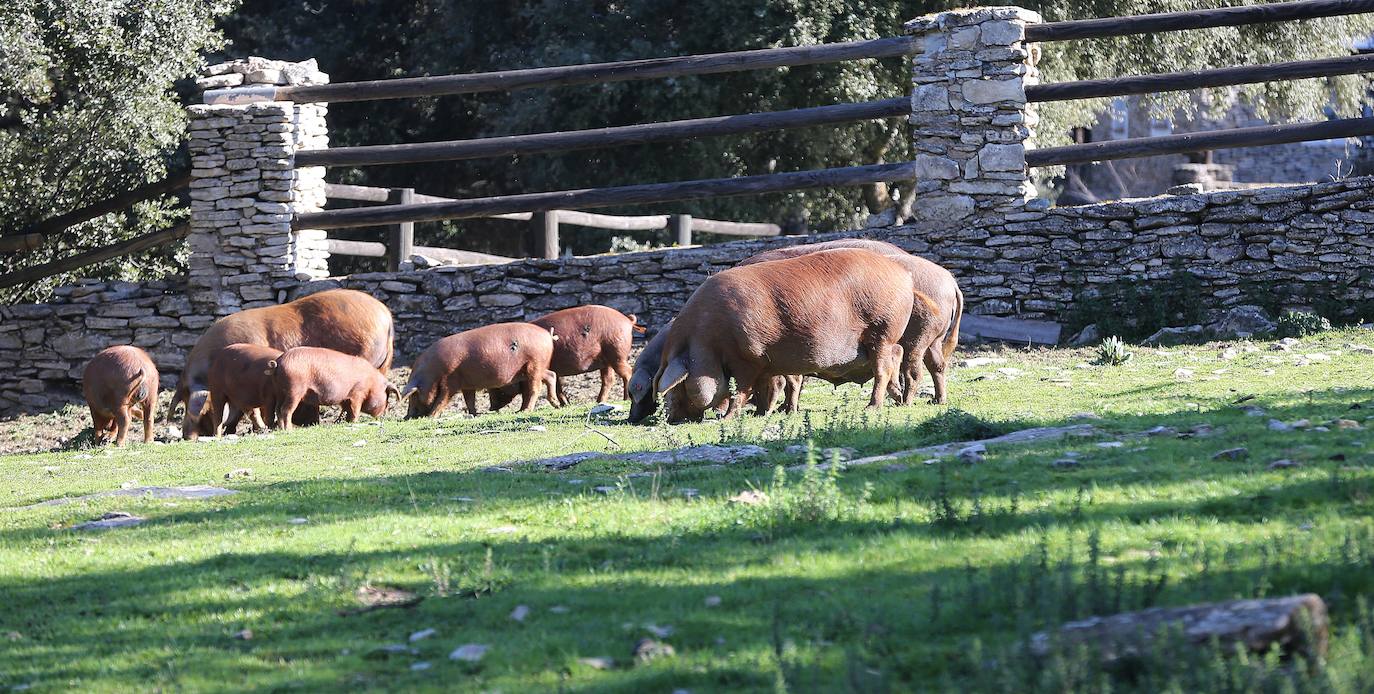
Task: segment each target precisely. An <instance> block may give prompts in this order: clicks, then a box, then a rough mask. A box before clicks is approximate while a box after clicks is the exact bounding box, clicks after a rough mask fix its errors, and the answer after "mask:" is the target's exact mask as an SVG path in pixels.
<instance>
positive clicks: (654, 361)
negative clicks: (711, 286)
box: [626, 321, 673, 424]
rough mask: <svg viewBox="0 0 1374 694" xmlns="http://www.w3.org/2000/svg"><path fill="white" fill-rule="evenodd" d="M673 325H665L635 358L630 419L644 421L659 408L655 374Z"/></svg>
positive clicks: (631, 384)
mask: <svg viewBox="0 0 1374 694" xmlns="http://www.w3.org/2000/svg"><path fill="white" fill-rule="evenodd" d="M672 327H673V323H672V321H669V322H668V324H667V325H665V326H663V328H662V329H661V330H659V331H658V333H656V334H655V335H654V336H653V337H651V338H649V341H648V342H646V343H644V349H642V350H640V351H639V358H638V359H636V360H635V367H634V370H633V371H632V372H631V374H630V383H629V385H627V386H626V390H628V391H629V392H630V416H629V418H628V421H629V422H630V423H631V424H637V423H639V422H642V421H644V419H645V418H646V417H648V416H649V415H651V414H653V413H654V411H656V410H657V409H658V393H656V392H654V375H655V374H656V373H658V367H659V363H660V362H661V361H662V358H663V343H664V342H666V341H667V340H668V330H669V329H670V328H672Z"/></svg>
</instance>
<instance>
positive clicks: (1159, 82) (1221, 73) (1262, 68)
mask: <svg viewBox="0 0 1374 694" xmlns="http://www.w3.org/2000/svg"><path fill="white" fill-rule="evenodd" d="M1362 72H1374V54H1365V55H1352V56H1343V57H1340V58H1318V59H1316V60H1295V61H1293V62H1288V63H1273V64H1270V65H1246V66H1241V67H1224V68H1218V69H1215V70H1195V71H1191V72H1165V73H1160V74H1154V75H1133V76H1130V77H1112V78H1107V79H1100V80H1081V81H1077V82H1054V83H1051V84H1032V85H1029V86H1027V87H1026V100H1027V101H1038V102H1044V101H1067V100H1070V99H1091V98H1095V97H1105V96H1129V95H1133V94H1153V93H1155V92H1175V91H1182V90H1185V89H1200V88H1203V87H1226V86H1231V85H1236V84H1255V83H1257V82H1274V81H1279V80H1297V79H1305V78H1309V77H1334V76H1336V75H1353V74H1357V73H1362Z"/></svg>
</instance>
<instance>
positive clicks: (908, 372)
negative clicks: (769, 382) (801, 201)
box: [739, 239, 964, 411]
mask: <svg viewBox="0 0 1374 694" xmlns="http://www.w3.org/2000/svg"><path fill="white" fill-rule="evenodd" d="M837 248H861V249H864V250H868V251H872V252H874V253H879V254H881V255H885V256H888V257H890V258H892V259H893V260H896V261H897V262H899V263H901V264H902V265H903V266H905V267H906V268H907V271H908V272H910V273H911V284H912V289H914V290H915V291H917V292H920V293H921V294H924V295H925V297H926V298H927V299H929V300H930V302H931V303H933V304H934V306H935V317H934V320H938V321H940V323H942V324H944V325H945V326H946V330H943V331H940V332H939V333H937V334H936V335H935V339H933V340H932V339H930V335H929V334H927V332H926V331H929V330H933V329H935V328H937V327H939V326H932V325H931V324H930V322H929V318H927V319H924V320H920V321H912V324H911V325H910V327H909V334H907V335H905V336H903V339H902V349H903V352H904V354H903V364H902V375H903V378H904V381H905V383H904V384H901V385H900V387H894V391H896V392H895V393H894V395H897V396H898V397H899V400H900V401H901V402H902V403H903V404H910V403H911V402H912V401H913V400H915V398H916V393H917V391H918V390H919V389H920V383H921V364H922V362H924V363H925V366H926V368H927V369H928V370H929V371H930V378H931V382H932V383H933V384H934V386H935V397H934V398H933V399H932V402H935V403H937V404H941V403H944V402H945V390H946V389H945V380H946V372H947V370H948V365H949V360H950V356H951V355H952V354H954V348H955V347H956V346H957V345H958V344H959V322H960V318H961V317H962V316H963V313H964V294H963V292H962V291H960V290H959V283H958V282H957V281H956V280H955V279H954V275H952V274H950V272H949V270H946V269H945V268H943V267H941V266H939V265H937V264H935V263H933V262H931V261H929V260H926V259H925V258H922V257H920V256H916V255H912V254H910V253H907V252H906V251H904V250H902V249H901V248H899V247H898V246H895V245H893V244H890V243H887V242H885V241H874V240H872V239H836V240H834V241H824V242H821V243H807V244H801V245H798V246H787V247H784V248H775V249H772V250H769V251H764V252H762V253H759V254H757V255H754V256H751V257H749V258H746V259H744V260H742V261H740V263H739V264H740V265H751V264H753V263H762V262H767V261H770V260H781V259H783V258H795V257H797V256H800V255H806V254H808V253H816V252H818V251H827V250H834V249H837ZM913 305H914V306H915V308H916V310H917V311H924V310H926V307H925V306H924V305H923V304H922V303H921V302H920V301H917V302H915V303H914V304H913ZM800 390H801V389H800V385H799V384H793V383H791V382H789V384H788V391H787V393H788V398H787V404H786V405H785V406H784V407H785V408H786V409H787V410H789V411H793V410H795V409H796V400H795V397H794V393H800Z"/></svg>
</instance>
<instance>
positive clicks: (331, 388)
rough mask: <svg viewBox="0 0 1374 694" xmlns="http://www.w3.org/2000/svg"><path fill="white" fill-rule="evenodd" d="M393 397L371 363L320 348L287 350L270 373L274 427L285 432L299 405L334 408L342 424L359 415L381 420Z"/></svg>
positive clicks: (383, 377) (384, 378) (384, 379)
mask: <svg viewBox="0 0 1374 694" xmlns="http://www.w3.org/2000/svg"><path fill="white" fill-rule="evenodd" d="M393 394H394V395H396V399H397V400H398V401H399V400H400V399H401V398H400V395H401V394H400V391H398V390H397V389H396V386H393V385H391V384H390V383H387V381H386V376H383V375H382V373H381V372H380V371H378V370H377V369H376V367H374V366H373V365H372V362H369V361H368V360H366V359H363V358H361V357H355V356H353V355H351V354H344V353H343V352H336V351H334V350H332V349H326V348H324V347H293V348H291V349H288V350H286V352H284V353H283V354H282V355H281V356H280V357H278V358H277V368H276V369H275V370H274V371H273V373H272V397H273V398H274V399H275V400H276V402H277V426H279V427H281V428H282V429H285V430H288V431H289V430H290V429H291V415H292V414H294V413H295V412H296V408H297V407H299V406H301V405H308V406H311V407H319V406H322V405H338V406H340V407H342V408H343V418H344V421H348V422H356V421H358V413H359V412H366V413H367V414H369V415H372V416H373V417H376V418H378V419H381V417H382V415H384V414H386V406H387V404H388V403H389V402H390V399H391V396H392V395H393Z"/></svg>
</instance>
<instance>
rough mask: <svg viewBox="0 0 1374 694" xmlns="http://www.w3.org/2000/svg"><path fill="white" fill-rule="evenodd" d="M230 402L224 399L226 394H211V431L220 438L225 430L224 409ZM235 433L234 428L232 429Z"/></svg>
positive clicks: (231, 431)
mask: <svg viewBox="0 0 1374 694" xmlns="http://www.w3.org/2000/svg"><path fill="white" fill-rule="evenodd" d="M228 406H229V403H227V402H225V401H224V395H222V394H219V393H211V394H210V433H211V435H213V436H215V437H216V438H218V437H219V436H220V435H221V433H222V432H223V430H224V409H225V408H226V407H228ZM230 433H233V430H232V429H231V430H230Z"/></svg>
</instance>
